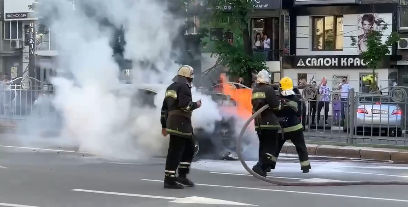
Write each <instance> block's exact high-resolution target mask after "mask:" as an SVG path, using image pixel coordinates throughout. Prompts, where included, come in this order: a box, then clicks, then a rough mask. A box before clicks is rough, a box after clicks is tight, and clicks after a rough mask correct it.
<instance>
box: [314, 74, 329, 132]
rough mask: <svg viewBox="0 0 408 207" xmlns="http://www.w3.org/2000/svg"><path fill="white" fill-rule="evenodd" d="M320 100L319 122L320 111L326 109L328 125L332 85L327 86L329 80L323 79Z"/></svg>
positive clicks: (318, 119) (318, 120) (325, 116)
mask: <svg viewBox="0 0 408 207" xmlns="http://www.w3.org/2000/svg"><path fill="white" fill-rule="evenodd" d="M319 94H320V102H319V106H318V108H317V124H319V122H320V112H321V111H322V109H324V124H325V125H327V124H329V123H327V118H328V116H329V105H330V87H329V86H327V80H326V79H325V78H323V79H322V82H321V84H320V86H319Z"/></svg>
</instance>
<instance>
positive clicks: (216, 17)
mask: <svg viewBox="0 0 408 207" xmlns="http://www.w3.org/2000/svg"><path fill="white" fill-rule="evenodd" d="M221 8H222V9H221ZM208 9H209V10H210V13H211V16H210V17H209V23H210V25H211V26H212V27H221V28H223V30H224V32H225V31H229V32H231V33H232V34H233V37H232V38H230V37H224V38H221V39H218V40H216V42H215V51H214V53H213V54H214V55H216V56H217V57H218V61H219V62H220V63H221V64H223V65H224V66H227V67H228V68H229V73H230V74H231V75H235V76H241V77H246V78H245V79H246V81H247V83H248V84H250V81H251V80H252V74H253V73H254V72H258V71H260V70H262V69H265V68H266V65H265V62H264V61H263V60H262V59H257V58H254V57H253V52H252V44H251V39H250V29H249V21H250V18H249V16H248V14H249V12H251V11H252V9H253V4H252V2H251V1H248V0H224V1H210V2H209V6H208ZM226 9H227V11H226ZM228 39H232V40H233V41H232V43H231V42H230V41H228Z"/></svg>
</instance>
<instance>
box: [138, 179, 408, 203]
mask: <svg viewBox="0 0 408 207" xmlns="http://www.w3.org/2000/svg"><path fill="white" fill-rule="evenodd" d="M141 180H143V181H150V182H163V181H162V180H152V179H141ZM195 184H196V185H198V186H207V187H218V188H235V189H244V190H258V191H269V192H281V193H294V194H304V195H318V196H331V197H342V198H357V199H367V200H379V201H394V202H403V203H408V200H401V199H392V198H374V197H365V196H352V195H341V194H330V193H314V192H305V191H292V190H278V189H268V188H252V187H240V186H228V185H212V184H201V183H195Z"/></svg>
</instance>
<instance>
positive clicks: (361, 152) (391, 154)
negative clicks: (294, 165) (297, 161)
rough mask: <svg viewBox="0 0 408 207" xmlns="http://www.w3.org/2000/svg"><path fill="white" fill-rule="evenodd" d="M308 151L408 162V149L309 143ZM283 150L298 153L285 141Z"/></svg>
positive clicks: (322, 154)
mask: <svg viewBox="0 0 408 207" xmlns="http://www.w3.org/2000/svg"><path fill="white" fill-rule="evenodd" d="M307 151H308V153H309V155H318V156H329V157H342V158H344V157H345V158H360V159H364V160H377V161H392V162H403V163H408V150H398V149H389V148H370V147H344V146H334V145H315V144H307ZM281 152H282V153H287V154H297V153H296V148H295V146H294V145H293V144H292V143H285V145H284V146H283V148H282V151H281Z"/></svg>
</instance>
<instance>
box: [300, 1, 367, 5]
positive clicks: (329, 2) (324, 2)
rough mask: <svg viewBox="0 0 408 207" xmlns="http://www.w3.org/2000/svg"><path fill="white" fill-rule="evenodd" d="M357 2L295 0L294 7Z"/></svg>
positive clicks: (355, 2) (354, 2)
mask: <svg viewBox="0 0 408 207" xmlns="http://www.w3.org/2000/svg"><path fill="white" fill-rule="evenodd" d="M357 3H359V0H295V5H312V4H320V5H321V4H327V5H329V4H357Z"/></svg>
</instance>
